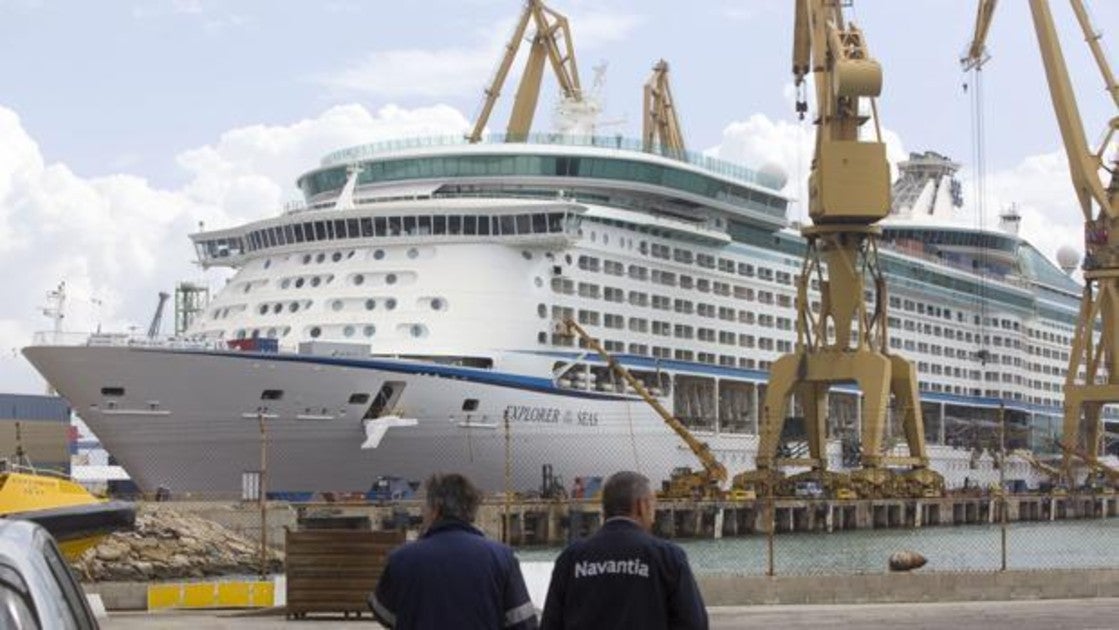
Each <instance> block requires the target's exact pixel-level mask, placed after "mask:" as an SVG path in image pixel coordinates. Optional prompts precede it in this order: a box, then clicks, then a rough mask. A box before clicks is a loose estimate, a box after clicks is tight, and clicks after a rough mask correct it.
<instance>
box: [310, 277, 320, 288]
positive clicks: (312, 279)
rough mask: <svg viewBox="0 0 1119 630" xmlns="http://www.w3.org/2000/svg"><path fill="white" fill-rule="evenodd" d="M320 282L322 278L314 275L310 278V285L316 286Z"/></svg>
mask: <svg viewBox="0 0 1119 630" xmlns="http://www.w3.org/2000/svg"><path fill="white" fill-rule="evenodd" d="M320 284H322V278H320V277H318V276H315V277H313V278H311V286H312V287H317V286H319V285H320Z"/></svg>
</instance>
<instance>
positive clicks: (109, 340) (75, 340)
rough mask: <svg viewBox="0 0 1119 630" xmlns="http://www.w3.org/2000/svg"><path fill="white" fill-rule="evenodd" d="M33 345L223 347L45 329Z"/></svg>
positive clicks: (179, 339) (200, 341) (205, 341)
mask: <svg viewBox="0 0 1119 630" xmlns="http://www.w3.org/2000/svg"><path fill="white" fill-rule="evenodd" d="M31 345H33V346H93V347H109V348H120V347H150V348H174V349H191V350H210V349H224V348H225V346H224V344H222V343H221V342H219V341H214V340H209V339H190V338H185V337H171V336H161V337H154V338H152V337H147V336H144V335H136V334H131V333H83V332H68V331H57V330H47V331H40V332H37V333H35V335H34V337H33V338H32V342H31Z"/></svg>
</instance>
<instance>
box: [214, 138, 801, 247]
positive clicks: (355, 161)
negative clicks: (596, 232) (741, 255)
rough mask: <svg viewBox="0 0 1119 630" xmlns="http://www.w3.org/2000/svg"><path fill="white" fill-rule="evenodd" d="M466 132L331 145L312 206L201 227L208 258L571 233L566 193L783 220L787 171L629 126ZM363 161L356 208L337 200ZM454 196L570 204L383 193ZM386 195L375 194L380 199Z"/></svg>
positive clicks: (699, 219) (761, 221) (308, 193)
mask: <svg viewBox="0 0 1119 630" xmlns="http://www.w3.org/2000/svg"><path fill="white" fill-rule="evenodd" d="M502 139H503V137H501V136H497V137H496V138H493V139H492V141H491V142H487V143H481V144H468V143H466V141H465V140H464V139H463V138H461V137H457V136H452V137H437V138H420V139H410V140H400V141H392V142H385V143H377V144H367V145H360V146H357V147H351V148H349V149H344V150H342V151H338V152H335V153H333V154H331V155H328V156H327V157H326V158H325V159H324V160H323V166H322V167H321V168H319V169H316V170H314V171H311V172H309V173H306V174H304V175H303V176H302V177H300V178H299V180H298V185H299V187H300V189H301V190H302V191H303V194H304V197H305V203H306V207H305V208H300V209H297V210H292V211H289V212H287V213H286V214H285V215H283V216H282V217H280V218H278V219H271V220H267V221H263V222H257V223H254V224H250V225H246V226H242V227H240V228H236V229H232V230H221V231H215V232H208V233H205V234H197V235H194V236H193V237H192V238H193V239H194V241H195V246H196V250H197V253H198V256H199V260H200V261H201V262H202V263H203V264H206V265H209V264H228V263H230V262H233V260H234V259H239V258H240V257H241V256H243V255H246V254H249V253H251V252H256V251H260V250H264V249H269V248H273V247H284V246H287V245H298V244H302V243H306V242H316V241H329V240H337V239H355V238H385V237H390V238H391V237H396V236H421V235H432V236H459V235H461V236H487V237H493V236H517V237H526V236H533V235H537V236H540V235H562V234H566V233H569V232H571V231H572V228H573V226H575V223H576V222H575V221H574V218H575V216H574V215H575V212H574V211H573V210H572V209H571V208H570V205H569V204H566V203H565V202H571V201H577V202H587V203H597V204H601V205H603V206H609V207H615V208H626V209H631V210H637V211H641V212H644V213H649V214H654V215H661V216H664V217H666V218H669V219H673V220H677V221H683V222H691V223H694V224H697V225H705V224H706V223H708V222H709V221H710V219H711V216H712V215H721V216H724V217H726V218H728V219H733V220H734V221H737V222H740V223H744V224H748V225H752V226H754V227H756V228H761V229H763V230H765V231H773V230H776V229H778V228H780V227H783V226H784V225H785V223H786V221H785V209H786V206H787V204H788V199H787V198H785V197H784V196H783V195H781V193H780V192H779V191H780V188H781V186H782V185H783V184H784V182H783V181H782V178H780V177H778V176H776V175H773V174H769V173H764V172H759V171H753V170H750V169H747V168H745V167H741V166H737V165H734V164H730V163H728V162H723V161H721V160H716V159H714V158H710V157H707V156H704V155H702V154H697V153H691V152H672V153H659V152H650V151H643V150H641V146H640V144H639V143H637V142H636V141H632V140H626V139H624V138H617V137H612V138H607V137H571V136H557V135H546V134H534V135H531V136H530V137H529V138H528V139H527V141H525V142H510V143H505V142H501V140H502ZM355 169H356V170H357V178H356V181H355V186H354V191H353V208H351V209H345V208H338V207H336V206H337V200H338V198H339V196H340V195H341V194H342V191H343V189H344V188H345V187H346V184H347V180H348V179H349V178H350V175H351V173H353V172H354V170H355ZM447 198H473V199H482V198H489V199H494V198H515V199H533V200H548V201H552V202H557V204H560V205H568V207H566V208H562V207H557V208H551V209H546V210H545V209H539V208H536V209H531V210H529V211H525V210H521V211H520V212H517V211H516V210H514V209H510V208H497V207H493V208H482V207H479V208H477V209H475V210H474V211H472V212H469V213H468V212H464V211H463V210H462V209H461V208H459V209H450V208H440V207H439V206H437V205H433V206H431V207H430V209H429V210H427V211H425V212H422V213H420V212H417V211H414V210H412V211H404V212H400V211H398V210H395V209H394V210H389V209H388V207H387V206H385V205H383V202H389V201H405V200H417V199H447ZM378 203H381V204H382V205H380V206H378V205H376V204H378Z"/></svg>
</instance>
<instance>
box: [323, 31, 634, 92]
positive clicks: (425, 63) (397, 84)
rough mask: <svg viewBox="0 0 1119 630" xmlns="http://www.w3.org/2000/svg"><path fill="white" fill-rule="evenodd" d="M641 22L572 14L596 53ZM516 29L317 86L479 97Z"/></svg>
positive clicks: (580, 40)
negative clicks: (600, 47)
mask: <svg viewBox="0 0 1119 630" xmlns="http://www.w3.org/2000/svg"><path fill="white" fill-rule="evenodd" d="M642 20H643V17H642V16H640V15H636V14H623V13H611V12H606V11H591V12H588V13H577V14H569V21H570V23H571V24H572V26H571V28H572V38H573V39H574V41H575V45H576V50H577V51H583V50H593V49H594V48H595V47H597V46H600V45H602V44H605V43H609V42H614V41H621V40H624V39H626V38H627V37H628V36H629V34H630V33H631V32H632V31H633V29H634V28H636V27H637V26H638V25H639V24H640V23H641V22H642ZM514 24H515V20H513V19H512V18H509V19H505V20H502V21H501V22H500V23H498V24H497V25H494V26H493V27H492V28H487V29H484V30H482V31H478V33H477V41H476V42H475V43H473V44H471V45H467V46H453V47H447V48H435V49H421V48H402V49H393V50H379V51H372V52H370V53H368V54H367V55H366V56H365V58H363V59H361V60H359V61H358V62H356V63H354V64H352V65H350V66H348V67H345V68H342V69H340V70H337V71H335V72H331V73H328V74H325V75H322V76H318V77H315V78H314V79H313V80H314V81H315V82H317V83H320V84H322V85H324V86H326V87H328V88H330V89H333V90H337V91H339V92H343V93H358V94H367V95H374V96H379V97H384V98H390V99H391V98H401V97H405V96H420V97H429V98H432V97H434V98H439V97H447V96H461V95H471V94H478V95H479V96H480V95H481V93H482V89H483V88H484V87H485V86H486V85H487V83H488V82H489V81H490V80H492V79H493V73H494V70H495V68H496V67H497V64H498V63H499V62H500V60H501V54H502V50H503V48H504V46H505V45H506V44H507V43H508V39H509V37H510V35H511V34H512V32H513V27H514ZM529 28H530V29H531V25H530V26H529ZM527 54H528V52H527V46H522V50H521V51H520V53H519V55H518V60H517V61H516V62H515V63H517V64H519V63H523V62H524V59H525V56H526V55H527ZM518 76H519V70H518V69H517V68H514V70H513V71H512V72H511V73H510V76H509V77H508V78H507V79H506V85H505V88H504V92H505V93H508V94H511V93H512V92H513V90H514V89H515V88H514V87H513V86H515V85H516V83H515V80H516V78H517V77H518ZM587 87H590V86H589V85H588V86H587Z"/></svg>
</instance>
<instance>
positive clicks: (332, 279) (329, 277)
mask: <svg viewBox="0 0 1119 630" xmlns="http://www.w3.org/2000/svg"><path fill="white" fill-rule="evenodd" d="M331 282H334V274H332V273H330V274H327V276H326V284H330V283H331Z"/></svg>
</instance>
